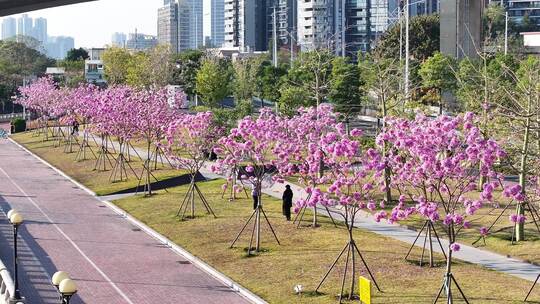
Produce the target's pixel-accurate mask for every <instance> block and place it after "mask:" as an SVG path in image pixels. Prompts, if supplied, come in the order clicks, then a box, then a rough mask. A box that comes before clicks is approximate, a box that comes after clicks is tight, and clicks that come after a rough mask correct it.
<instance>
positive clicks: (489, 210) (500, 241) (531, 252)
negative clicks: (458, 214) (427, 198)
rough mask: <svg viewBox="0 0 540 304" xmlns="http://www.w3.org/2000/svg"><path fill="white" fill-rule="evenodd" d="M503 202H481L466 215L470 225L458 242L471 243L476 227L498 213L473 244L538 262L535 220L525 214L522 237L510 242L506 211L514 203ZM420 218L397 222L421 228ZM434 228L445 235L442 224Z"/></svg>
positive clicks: (539, 252)
mask: <svg viewBox="0 0 540 304" xmlns="http://www.w3.org/2000/svg"><path fill="white" fill-rule="evenodd" d="M505 206H506V203H501V206H500V207H499V208H494V207H493V206H485V207H483V208H482V209H480V210H479V211H478V212H477V213H476V214H474V215H473V216H471V217H469V218H468V219H467V220H469V221H470V222H471V227H472V228H471V229H467V230H463V231H462V232H460V233H459V235H458V242H460V243H462V244H465V245H472V244H473V243H475V241H477V240H478V239H479V237H480V234H479V229H480V228H481V227H489V226H491V224H492V223H494V222H495V220H496V219H497V217H499V216H500V215H501V214H502V216H500V218H499V220H498V221H497V223H496V224H495V225H494V226H493V228H492V229H491V233H490V234H489V235H488V236H487V237H486V238H485V239H484V240H482V239H481V240H480V241H479V242H476V243H475V244H474V246H475V247H480V248H482V249H485V250H490V251H493V252H497V253H500V254H503V255H506V256H511V257H514V258H517V259H521V260H524V261H527V262H532V263H537V264H540V233H539V232H538V230H537V229H536V226H535V224H534V223H533V222H532V221H531V220H530V219H531V217H530V216H529V215H528V214H527V215H528V222H527V224H526V226H525V235H526V241H523V242H515V243H514V244H513V245H512V243H511V240H512V232H513V230H512V228H513V225H512V223H511V222H510V221H509V219H508V217H509V216H510V214H512V213H515V207H514V206H512V207H510V208H508V209H507V210H506V211H504V212H503V209H504V207H505ZM387 207H388V209H391V206H387ZM424 222H425V219H423V218H421V217H419V216H414V217H411V218H410V219H407V220H406V221H403V222H401V223H400V224H402V225H405V226H407V227H409V228H411V229H416V230H419V229H421V228H422V225H423V224H424ZM539 224H540V223H539ZM436 228H437V232H438V233H439V236H441V237H444V238H446V235H445V234H444V231H445V230H444V227H443V226H442V224H440V223H437V225H436ZM484 241H485V243H484Z"/></svg>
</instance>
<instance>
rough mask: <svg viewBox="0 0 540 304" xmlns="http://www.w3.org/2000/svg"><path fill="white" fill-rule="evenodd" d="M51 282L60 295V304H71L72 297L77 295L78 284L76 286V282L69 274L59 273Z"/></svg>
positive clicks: (55, 274) (56, 273)
mask: <svg viewBox="0 0 540 304" xmlns="http://www.w3.org/2000/svg"><path fill="white" fill-rule="evenodd" d="M51 282H52V284H53V285H54V287H56V290H57V291H58V293H59V294H60V303H61V304H69V301H70V300H71V297H73V295H74V294H76V293H77V284H75V281H73V280H72V279H71V278H70V277H69V274H68V273H67V272H65V271H57V272H55V273H54V275H53V276H52V280H51Z"/></svg>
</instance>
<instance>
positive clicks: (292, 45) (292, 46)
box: [289, 29, 294, 67]
mask: <svg viewBox="0 0 540 304" xmlns="http://www.w3.org/2000/svg"><path fill="white" fill-rule="evenodd" d="M293 32H294V29H293V30H292V31H291V32H290V33H289V39H290V40H291V67H292V65H293V62H294V44H293Z"/></svg>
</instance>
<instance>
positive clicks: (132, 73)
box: [125, 52, 152, 88]
mask: <svg viewBox="0 0 540 304" xmlns="http://www.w3.org/2000/svg"><path fill="white" fill-rule="evenodd" d="M149 58H150V56H149V55H148V53H145V52H137V53H135V54H133V55H131V56H130V58H129V61H128V65H127V71H126V79H125V82H126V83H127V84H129V85H130V86H134V87H141V88H145V87H149V86H150V85H151V84H152V83H151V80H150V77H149V76H150V75H148V70H149V64H150V59H149Z"/></svg>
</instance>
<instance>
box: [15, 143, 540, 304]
mask: <svg viewBox="0 0 540 304" xmlns="http://www.w3.org/2000/svg"><path fill="white" fill-rule="evenodd" d="M14 139H15V140H17V141H18V142H20V143H22V144H24V145H25V146H26V147H27V148H29V149H31V150H32V151H34V152H35V153H36V154H38V155H39V156H41V157H43V158H44V159H45V160H47V161H49V162H51V163H52V164H53V165H55V166H56V167H58V168H59V169H61V170H63V171H64V172H66V173H67V174H69V175H71V176H72V177H74V178H75V179H77V180H79V181H80V182H82V183H83V184H85V185H87V186H89V187H90V188H92V189H93V190H95V191H99V192H100V193H103V194H104V193H111V192H114V191H117V189H120V188H129V187H131V186H132V185H133V183H135V184H136V180H135V179H134V178H132V180H130V181H129V182H124V183H118V184H113V185H109V183H108V177H109V174H110V172H105V173H98V172H93V171H92V170H91V168H92V167H93V164H94V161H83V162H75V161H74V159H75V155H74V154H64V153H62V151H63V148H54V147H53V143H52V142H42V139H41V138H37V137H32V136H31V135H30V134H21V135H15V136H14ZM135 164H137V162H135ZM138 167H139V168H140V163H139V164H138ZM167 172H170V173H171V176H172V174H173V173H174V172H176V174H178V172H177V171H174V170H170V169H168V170H162V171H161V172H159V174H160V176H166V175H167ZM223 183H224V181H223V180H214V181H208V182H203V183H199V186H200V189H201V191H202V192H203V193H204V194H205V196H206V198H207V200H208V201H209V203H210V204H211V206H212V208H213V209H214V211H215V213H216V214H217V216H218V218H217V219H214V218H213V217H211V216H209V215H205V213H204V212H203V211H204V209H203V207H202V205H200V204H199V202H198V205H197V209H196V211H197V214H198V216H197V217H196V218H195V219H191V220H186V221H179V219H178V218H177V217H176V213H177V211H178V208H179V206H180V203H181V201H182V198H183V197H184V194H185V192H186V191H187V188H188V186H179V187H174V188H170V189H169V192H168V193H167V192H164V191H157V192H156V193H157V194H156V195H154V196H151V197H144V196H142V195H139V196H131V197H127V198H124V199H121V200H118V201H115V202H114V203H115V204H117V205H118V206H119V207H121V208H123V209H124V210H126V211H127V212H129V213H130V214H132V215H133V216H134V217H136V218H138V219H139V220H141V221H142V222H144V223H146V224H147V225H149V226H150V227H152V228H153V229H155V230H156V231H158V232H159V233H161V234H163V235H165V236H166V237H168V238H169V239H171V240H172V241H174V242H175V243H177V244H178V245H180V246H182V247H183V248H185V249H186V250H188V251H190V252H191V253H193V254H194V255H196V256H198V257H199V258H201V259H202V260H204V261H205V262H207V263H208V264H210V265H212V266H213V267H215V268H216V269H218V270H219V271H221V272H223V273H225V274H226V275H228V276H229V277H231V278H232V279H234V280H235V281H237V282H239V283H240V284H242V285H243V286H245V287H247V288H249V289H250V290H252V291H253V292H254V293H256V294H258V295H259V296H261V297H263V298H264V299H266V300H267V301H268V302H270V303H336V302H337V301H336V296H337V294H338V293H339V286H340V281H339V279H340V274H342V273H343V271H344V263H343V261H342V262H341V263H340V264H339V266H338V267H337V268H336V269H335V271H334V272H333V273H332V274H331V276H330V277H329V280H328V281H327V283H326V284H325V285H324V286H323V287H322V288H321V289H320V291H321V292H322V294H314V292H313V291H314V289H315V287H316V285H317V284H318V283H319V281H320V279H321V278H322V275H323V274H324V273H325V272H326V270H327V267H329V266H330V264H331V263H332V262H333V260H334V259H335V257H336V256H337V255H338V254H339V252H340V250H341V249H342V248H343V246H344V245H345V243H346V242H347V234H346V230H345V229H344V228H343V227H338V228H334V227H333V226H332V225H331V223H330V222H329V220H327V219H326V218H321V220H320V223H321V224H322V226H321V227H320V228H317V229H313V228H308V227H302V228H300V229H296V228H295V227H296V226H295V225H294V224H292V223H291V222H287V221H285V220H284V217H283V216H282V215H281V202H280V201H279V200H278V199H274V198H270V197H268V196H263V202H264V204H265V209H266V212H267V214H268V216H269V218H270V221H271V222H272V225H273V226H274V229H275V230H276V233H277V235H278V237H279V239H280V241H281V245H277V244H276V243H275V241H274V240H273V238H272V236H271V234H270V232H269V230H268V228H267V227H266V226H264V225H263V238H262V247H263V249H264V250H263V251H264V252H263V253H261V254H260V255H258V256H254V257H248V256H247V255H246V251H245V248H246V247H247V245H248V242H249V232H248V233H245V234H244V236H243V237H242V238H241V239H240V241H239V242H238V243H237V247H235V248H232V249H230V248H229V245H230V242H231V241H232V240H233V239H234V237H235V236H236V234H237V233H238V231H239V230H240V229H241V227H242V226H243V224H244V223H245V220H247V218H248V217H249V215H250V214H251V212H252V201H251V198H245V197H244V198H241V199H238V200H235V201H232V202H229V201H228V200H227V199H226V198H225V199H222V198H221V184H223ZM242 195H243V194H240V195H239V196H240V197H242ZM355 239H356V242H357V244H358V246H359V248H360V250H361V251H362V253H363V255H364V258H365V259H366V261H367V263H368V264H369V266H370V268H371V270H372V272H373V274H374V275H375V277H376V279H377V281H378V283H379V285H380V286H381V288H382V289H383V293H378V292H374V300H373V302H374V303H396V304H397V303H399V304H403V303H432V301H433V299H434V297H435V294H436V293H437V291H438V289H439V287H440V284H441V283H442V279H443V274H444V269H443V267H442V265H443V262H444V261H443V260H442V258H441V257H440V256H436V262H437V264H438V265H439V266H441V267H436V268H431V269H430V268H427V267H424V268H420V267H419V266H417V265H416V263H415V262H407V261H405V260H404V259H403V257H404V255H405V253H406V252H407V250H408V248H409V245H408V244H406V243H403V242H399V241H395V240H393V239H390V238H387V237H382V236H380V235H376V234H374V233H370V232H368V231H364V230H361V229H357V230H355ZM419 256H420V249H418V248H416V249H415V250H414V251H413V255H412V256H411V260H417V259H418V258H419ZM453 267H454V268H453V273H454V274H455V276H456V279H457V280H458V281H459V283H460V284H461V287H462V288H463V290H464V291H465V293H466V295H467V296H468V297H469V301H470V302H471V303H493V304H495V303H522V302H521V301H522V299H523V297H524V296H525V294H526V292H527V290H528V288H529V287H530V282H527V281H524V280H521V279H517V278H514V277H511V276H508V275H504V274H501V273H497V272H494V271H490V270H487V269H484V268H482V267H478V266H476V265H471V264H467V263H463V262H459V261H456V263H455V265H454V266H453ZM357 269H358V271H359V274H361V275H366V273H365V270H364V268H363V267H361V265H360V264H359V265H358V268H357ZM297 284H301V285H303V286H304V293H303V294H302V295H300V296H298V295H295V294H294V291H293V288H294V286H295V285H297ZM532 299H533V300H540V291H537V292H536V293H535V294H534V295H533V297H532ZM440 302H441V303H442V302H443V301H440ZM457 303H462V302H461V301H457Z"/></svg>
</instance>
